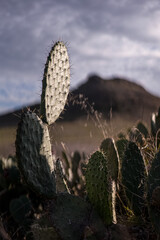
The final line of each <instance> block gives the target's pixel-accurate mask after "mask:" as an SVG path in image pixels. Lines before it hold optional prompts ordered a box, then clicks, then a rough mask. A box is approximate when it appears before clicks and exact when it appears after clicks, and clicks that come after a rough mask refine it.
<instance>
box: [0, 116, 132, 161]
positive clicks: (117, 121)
mask: <svg viewBox="0 0 160 240" xmlns="http://www.w3.org/2000/svg"><path fill="white" fill-rule="evenodd" d="M135 123H136V122H133V121H130V120H127V118H123V119H121V118H120V117H115V118H114V119H112V120H111V121H110V122H106V121H104V120H102V119H100V118H99V117H98V116H95V117H94V118H92V119H89V120H87V119H86V118H85V119H79V120H76V121H73V122H57V123H55V124H54V125H53V126H51V127H50V136H51V141H52V149H53V151H54V152H56V154H57V156H61V152H62V150H65V151H66V152H67V153H71V152H72V151H75V150H78V151H79V152H85V153H86V154H91V153H92V152H93V151H95V150H97V149H98V147H99V145H100V143H101V141H102V140H103V139H104V138H105V137H114V138H116V135H117V134H118V133H119V132H120V131H122V132H124V133H125V132H126V130H127V129H128V128H129V127H132V126H133V125H134V124H135ZM15 138H16V128H14V127H10V128H0V156H4V157H7V156H8V155H9V154H15V146H14V142H15Z"/></svg>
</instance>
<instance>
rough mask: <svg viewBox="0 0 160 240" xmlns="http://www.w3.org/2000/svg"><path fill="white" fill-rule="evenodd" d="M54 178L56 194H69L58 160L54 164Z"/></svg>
mask: <svg viewBox="0 0 160 240" xmlns="http://www.w3.org/2000/svg"><path fill="white" fill-rule="evenodd" d="M55 178H56V192H57V193H65V192H66V193H69V192H70V191H69V189H68V186H67V183H66V180H65V176H64V174H63V167H62V164H61V162H60V160H59V159H57V160H56V164H55Z"/></svg>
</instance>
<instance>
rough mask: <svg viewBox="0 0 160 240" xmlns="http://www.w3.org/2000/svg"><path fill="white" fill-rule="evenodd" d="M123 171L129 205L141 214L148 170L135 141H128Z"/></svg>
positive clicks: (135, 212)
mask: <svg viewBox="0 0 160 240" xmlns="http://www.w3.org/2000/svg"><path fill="white" fill-rule="evenodd" d="M121 172H122V184H123V186H124V190H125V193H126V196H127V198H128V202H129V207H130V208H131V209H132V210H133V212H134V214H135V215H140V214H141V212H142V210H143V207H144V191H145V178H146V170H145V164H144V161H143V158H142V155H141V153H140V150H139V148H138V147H137V145H136V144H135V143H134V142H128V146H127V148H126V151H125V153H124V157H123V162H122V171H121Z"/></svg>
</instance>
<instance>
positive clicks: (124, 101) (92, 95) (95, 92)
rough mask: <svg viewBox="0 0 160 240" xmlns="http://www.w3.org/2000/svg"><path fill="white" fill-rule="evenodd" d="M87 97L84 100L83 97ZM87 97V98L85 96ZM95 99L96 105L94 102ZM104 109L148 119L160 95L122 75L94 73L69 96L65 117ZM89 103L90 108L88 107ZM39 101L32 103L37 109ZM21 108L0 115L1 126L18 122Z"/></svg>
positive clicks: (74, 116)
mask: <svg viewBox="0 0 160 240" xmlns="http://www.w3.org/2000/svg"><path fill="white" fill-rule="evenodd" d="M84 98H85V100H84ZM86 99H87V100H86ZM93 103H94V105H93ZM92 105H93V107H94V109H95V110H97V111H98V112H101V113H102V114H103V116H104V117H105V118H108V117H109V114H110V112H111V110H112V115H113V117H114V116H117V115H121V116H122V117H123V116H124V117H128V118H131V119H132V120H136V119H142V118H143V120H145V121H148V119H150V116H151V113H152V112H155V111H157V109H158V107H159V106H160V98H159V97H156V96H153V95H152V94H150V93H149V92H147V91H146V90H145V89H144V88H143V87H142V86H140V85H138V84H136V83H134V82H131V81H128V80H126V79H121V78H112V79H103V78H101V77H99V76H96V75H93V76H90V77H89V78H88V80H87V81H86V82H85V83H83V84H82V85H80V86H79V87H78V88H77V89H75V90H73V91H72V92H71V93H70V94H69V97H68V102H67V104H66V106H65V111H64V112H63V113H62V114H61V119H62V120H75V119H76V118H79V117H81V116H84V115H86V111H87V112H88V111H91V108H92V107H91V106H92ZM86 106H87V109H85V108H86ZM38 108H39V104H36V105H33V106H30V109H31V110H33V109H36V110H37V109H38ZM20 113H21V110H17V111H15V112H13V113H8V114H5V115H2V116H0V127H2V126H11V125H17V123H18V121H19V117H17V116H18V115H20Z"/></svg>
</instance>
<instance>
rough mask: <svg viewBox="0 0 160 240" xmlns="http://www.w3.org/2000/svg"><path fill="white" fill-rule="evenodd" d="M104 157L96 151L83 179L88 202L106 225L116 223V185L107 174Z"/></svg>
mask: <svg viewBox="0 0 160 240" xmlns="http://www.w3.org/2000/svg"><path fill="white" fill-rule="evenodd" d="M108 171H109V170H108V168H107V161H106V157H104V155H103V154H102V153H101V152H99V151H97V152H95V153H94V154H93V155H92V156H91V158H90V159H89V162H88V165H87V169H86V173H85V178H86V190H87V194H88V198H89V200H90V202H91V203H92V204H93V206H94V207H95V209H96V210H97V211H98V213H99V215H100V216H101V217H102V219H103V221H104V222H105V223H106V224H111V223H113V222H116V213H115V194H116V184H115V181H113V180H112V178H111V177H110V174H109V173H108Z"/></svg>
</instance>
